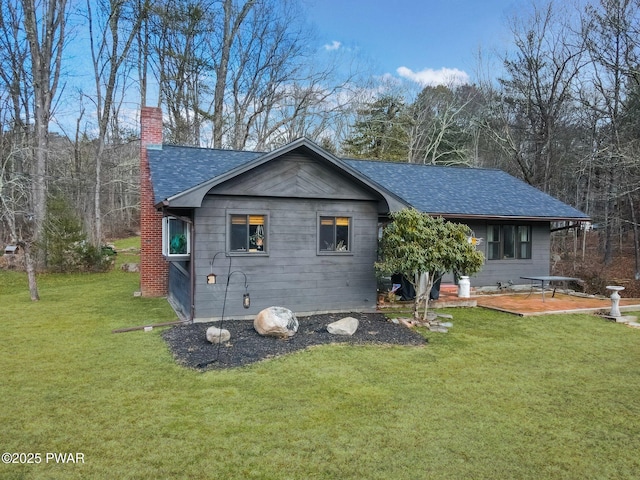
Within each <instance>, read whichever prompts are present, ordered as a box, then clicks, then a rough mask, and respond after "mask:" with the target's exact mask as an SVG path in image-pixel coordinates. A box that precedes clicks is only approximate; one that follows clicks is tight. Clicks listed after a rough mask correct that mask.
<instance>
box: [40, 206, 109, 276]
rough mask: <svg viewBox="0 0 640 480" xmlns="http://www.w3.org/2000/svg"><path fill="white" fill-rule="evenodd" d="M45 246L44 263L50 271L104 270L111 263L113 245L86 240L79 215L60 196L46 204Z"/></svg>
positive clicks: (107, 268)
mask: <svg viewBox="0 0 640 480" xmlns="http://www.w3.org/2000/svg"><path fill="white" fill-rule="evenodd" d="M45 250H46V254H47V266H48V268H49V269H50V270H52V271H54V272H104V271H107V270H109V269H110V268H111V267H112V266H113V264H114V262H115V255H116V252H115V250H114V249H113V248H111V247H108V246H101V247H97V246H95V245H92V244H91V243H90V242H89V241H88V240H87V235H86V233H85V232H84V231H83V229H82V223H81V222H80V219H79V218H78V216H77V215H76V214H75V212H74V211H73V209H72V208H71V207H70V206H69V204H68V202H67V201H66V200H65V199H64V198H62V197H61V196H55V197H53V198H52V199H51V200H50V201H49V204H48V217H47V222H46V224H45Z"/></svg>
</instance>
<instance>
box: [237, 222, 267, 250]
mask: <svg viewBox="0 0 640 480" xmlns="http://www.w3.org/2000/svg"><path fill="white" fill-rule="evenodd" d="M229 251H230V252H235V253H266V251H267V216H266V215H258V214H256V215H253V214H235V213H234V214H230V215H229Z"/></svg>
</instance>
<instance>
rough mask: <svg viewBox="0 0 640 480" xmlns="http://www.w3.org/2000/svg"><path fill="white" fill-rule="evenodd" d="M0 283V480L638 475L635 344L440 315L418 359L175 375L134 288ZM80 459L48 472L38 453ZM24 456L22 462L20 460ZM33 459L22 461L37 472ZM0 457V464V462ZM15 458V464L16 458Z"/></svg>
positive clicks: (160, 317)
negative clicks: (36, 297)
mask: <svg viewBox="0 0 640 480" xmlns="http://www.w3.org/2000/svg"><path fill="white" fill-rule="evenodd" d="M39 280H40V294H41V298H42V300H41V301H40V302H37V303H31V301H30V300H29V295H28V291H27V286H26V278H25V277H24V275H22V274H19V273H15V272H0V302H1V307H0V350H1V354H0V372H2V381H1V382H0V399H1V401H2V408H1V409H0V425H1V428H0V450H1V451H2V452H16V453H20V452H23V453H40V454H41V457H40V458H41V462H40V463H37V464H24V465H19V464H15V465H7V464H2V465H0V478H3V479H67V478H77V479H86V478H91V479H102V478H104V479H113V478H118V479H127V478H131V479H134V478H135V479H146V478H154V479H155V478H157V479H164V478H172V479H173V478H188V479H200V478H201V479H210V478H219V479H320V478H326V479H337V478H339V479H349V478H351V479H384V480H388V479H405V478H406V479H422V478H428V479H431V478H433V479H438V478H442V479H466V478H476V479H497V478H500V479H504V478H517V479H527V478H530V479H562V478H567V479H589V478H594V479H595V478H606V479H615V478H629V479H631V478H636V477H637V472H638V471H640V455H639V454H638V451H639V450H640V399H639V398H638V395H639V394H640V330H634V329H631V328H628V327H625V326H622V325H619V324H615V323H609V322H606V321H604V320H601V319H599V318H597V317H593V316H589V315H558V316H546V317H533V318H519V317H515V316H509V315H505V314H499V313H494V312H491V311H487V310H482V309H459V310H450V311H449V313H452V314H453V315H454V320H453V322H454V328H452V329H451V330H450V332H449V333H448V334H436V333H425V335H426V336H427V337H428V338H429V345H428V346H427V347H426V348H416V347H379V346H367V347H363V346H320V347H315V348H312V349H309V350H306V351H302V352H298V353H295V354H291V355H289V356H285V357H280V358H275V359H271V360H268V361H265V362H262V363H259V364H254V365H252V366H250V367H245V368H241V369H234V370H225V371H209V372H207V373H198V372H195V371H191V370H188V369H185V368H182V367H180V366H178V365H177V364H176V363H175V362H174V361H173V359H172V357H171V354H170V353H169V350H168V348H167V346H166V344H165V343H164V341H163V340H162V338H161V330H160V329H155V330H153V331H152V332H143V331H136V332H129V333H120V334H113V333H111V331H112V329H116V328H122V327H128V326H133V325H142V324H148V323H155V322H167V321H171V320H173V319H175V316H174V314H173V312H172V311H171V309H170V308H169V306H168V305H167V303H166V302H165V301H164V300H161V299H144V298H138V297H134V296H133V292H134V291H135V290H136V289H137V288H138V277H137V275H136V274H131V273H124V272H121V271H119V270H116V271H114V272H110V273H107V274H95V275H43V276H40V277H39ZM55 452H67V453H69V452H71V453H81V454H82V456H81V457H77V456H76V457H75V458H77V459H80V460H84V463H71V464H70V463H67V464H62V463H58V464H56V463H55V462H54V460H53V459H52V458H49V460H48V462H47V461H46V457H45V455H46V453H55ZM22 458H23V459H25V458H26V457H22ZM36 458H37V457H36ZM3 459H4V457H3ZM18 461H20V459H19V458H18Z"/></svg>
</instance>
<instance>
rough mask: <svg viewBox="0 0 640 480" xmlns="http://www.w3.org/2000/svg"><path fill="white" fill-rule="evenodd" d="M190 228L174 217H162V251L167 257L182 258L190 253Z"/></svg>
mask: <svg viewBox="0 0 640 480" xmlns="http://www.w3.org/2000/svg"><path fill="white" fill-rule="evenodd" d="M190 232H191V229H190V228H189V224H188V223H187V222H185V221H184V220H181V219H179V218H176V217H163V219H162V253H163V255H164V256H166V257H167V258H184V257H188V256H189V255H190V254H191V233H190Z"/></svg>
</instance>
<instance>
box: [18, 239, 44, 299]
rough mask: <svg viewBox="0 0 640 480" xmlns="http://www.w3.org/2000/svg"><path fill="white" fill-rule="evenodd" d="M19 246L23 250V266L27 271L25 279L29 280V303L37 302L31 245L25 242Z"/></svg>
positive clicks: (38, 297)
mask: <svg viewBox="0 0 640 480" xmlns="http://www.w3.org/2000/svg"><path fill="white" fill-rule="evenodd" d="M20 246H21V247H22V249H23V250H24V266H25V269H26V270H27V279H28V280H29V295H30V296H31V301H33V302H37V301H38V300H40V295H39V293H38V282H37V279H36V259H35V258H34V256H33V255H32V253H31V245H30V244H29V243H27V242H22V243H20Z"/></svg>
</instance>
